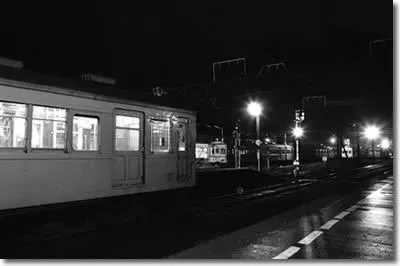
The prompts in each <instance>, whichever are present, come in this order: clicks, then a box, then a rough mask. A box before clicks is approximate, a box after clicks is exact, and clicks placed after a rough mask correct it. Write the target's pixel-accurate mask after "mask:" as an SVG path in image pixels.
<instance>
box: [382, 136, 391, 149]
mask: <svg viewBox="0 0 400 266" xmlns="http://www.w3.org/2000/svg"><path fill="white" fill-rule="evenodd" d="M389 147H390V141H389V140H388V139H387V138H384V139H382V140H381V148H382V149H384V150H386V149H389Z"/></svg>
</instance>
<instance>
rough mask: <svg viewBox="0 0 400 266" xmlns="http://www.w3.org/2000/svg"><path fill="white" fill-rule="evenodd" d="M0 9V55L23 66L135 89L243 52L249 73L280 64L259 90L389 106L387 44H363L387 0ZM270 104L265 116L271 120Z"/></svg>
mask: <svg viewBox="0 0 400 266" xmlns="http://www.w3.org/2000/svg"><path fill="white" fill-rule="evenodd" d="M1 11H2V12H1V16H0V25H1V26H0V36H1V40H0V56H4V57H9V58H12V59H17V60H21V61H23V62H24V63H25V67H26V68H27V69H30V70H35V71H39V72H44V73H48V74H55V75H59V76H64V77H75V78H78V77H79V74H80V73H83V72H92V73H97V74H102V75H105V76H110V77H114V78H116V80H117V84H118V86H120V85H121V87H124V88H129V89H133V90H134V89H135V88H136V89H137V90H139V88H149V89H150V88H153V87H155V86H157V85H161V86H165V87H174V86H178V85H185V84H193V83H202V84H207V83H208V82H210V80H211V71H212V63H213V62H216V61H220V60H226V59H232V58H238V57H245V58H246V59H247V61H246V62H247V66H248V70H249V76H251V77H254V76H255V75H256V73H257V72H258V70H259V69H260V67H262V66H263V65H264V64H270V63H276V62H285V64H286V66H287V67H288V70H289V72H288V74H284V75H283V76H281V77H280V78H277V77H269V76H264V77H263V78H264V81H265V82H264V83H263V85H262V86H264V89H265V88H266V89H267V90H269V89H272V90H273V89H274V86H275V85H277V86H275V87H276V88H275V90H276V91H281V92H282V91H283V90H282V89H281V88H280V87H279V86H282V84H288V85H287V86H286V85H283V86H286V87H288V88H289V94H296V95H300V96H301V95H303V96H304V95H310V94H311V95H312V94H324V95H328V96H329V97H328V98H329V99H332V97H333V98H335V99H337V98H342V99H343V98H359V97H360V96H362V97H367V98H369V99H373V100H376V101H375V102H374V101H372V103H373V104H375V103H377V104H378V105H379V104H381V106H383V107H384V108H386V109H385V110H384V112H385V113H386V115H389V117H390V116H391V114H392V112H393V108H392V105H391V104H387V103H388V102H390V103H392V95H393V89H392V57H393V52H392V49H393V48H392V43H391V42H385V43H383V44H377V45H374V47H373V54H372V56H369V51H368V48H369V45H368V44H369V41H372V40H377V39H389V40H391V39H392V36H393V33H392V32H393V4H392V3H391V2H387V1H381V0H374V1H359V0H351V1H349V0H346V1H344V0H340V1H320V0H311V1H267V0H262V1H258V0H256V1H249V0H246V1H244V0H243V1H239V0H227V1H215V0H213V1H209V0H203V1H187V0H185V1H184V0H178V1H80V2H72V1H68V2H65V3H64V4H63V3H61V2H59V1H48V2H46V1H26V2H18V1H7V4H6V2H5V3H2V6H1ZM267 75H268V74H267ZM285 75H286V76H285ZM274 79H275V81H274V82H275V83H274V82H272V80H274ZM261 80H262V79H261ZM274 84H275V85H274ZM305 88H307V90H308V91H302V90H305ZM253 89H254V88H253ZM261 89H262V88H261ZM378 92H379V93H378ZM223 93H226V92H223ZM240 93H241V92H240ZM240 93H239V94H240ZM285 93H286V94H285ZM229 94H235V92H232V91H229ZM289 94H287V92H284V95H289ZM228 100H229V99H228ZM246 100H247V99H246ZM270 101H271V100H270ZM243 104H244V102H243V103H242V105H243ZM275 105H276V106H278V104H277V103H275ZM364 105H365V104H364ZM369 105H370V102H367V103H366V106H364V108H367V109H368V106H369ZM230 108H231V107H228V108H227V109H226V111H227V112H228V113H232V112H231V111H230V110H232V109H230ZM379 108H381V107H379ZM379 108H378V109H377V110H378V111H379V110H382V109H379ZM371 110H372V109H371ZM374 110H375V109H374ZM274 112H275V111H274V110H272V109H271V110H270V111H269V113H268V114H266V117H267V118H265V119H270V118H268V117H276V119H279V117H277V116H275V115H274V114H275V113H274ZM205 115H206V116H208V115H207V114H205ZM291 115H292V114H291V113H290V114H288V119H289V120H290V116H291ZM216 119H217V118H216ZM218 119H220V120H221V119H222V120H223V119H224V118H218ZM232 121H233V120H232ZM281 122H282V121H281ZM289 122H290V121H289ZM263 123H264V122H263ZM269 123H273V121H272V120H270V121H269Z"/></svg>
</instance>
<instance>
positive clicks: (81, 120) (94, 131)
mask: <svg viewBox="0 0 400 266" xmlns="http://www.w3.org/2000/svg"><path fill="white" fill-rule="evenodd" d="M98 130H99V119H98V118H97V117H92V116H84V115H74V120H73V131H72V137H73V138H72V148H73V149H74V150H75V151H97V150H98V149H99V147H98V133H99V132H98Z"/></svg>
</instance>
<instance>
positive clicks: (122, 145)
mask: <svg viewBox="0 0 400 266" xmlns="http://www.w3.org/2000/svg"><path fill="white" fill-rule="evenodd" d="M115 127H116V128H115V150H116V151H138V150H139V142H140V141H139V140H140V139H139V135H140V132H139V129H140V119H139V118H138V117H133V116H124V115H116V116H115Z"/></svg>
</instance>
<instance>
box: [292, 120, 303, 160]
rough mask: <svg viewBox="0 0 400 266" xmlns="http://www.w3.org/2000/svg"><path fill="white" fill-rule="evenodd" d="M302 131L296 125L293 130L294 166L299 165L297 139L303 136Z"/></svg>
mask: <svg viewBox="0 0 400 266" xmlns="http://www.w3.org/2000/svg"><path fill="white" fill-rule="evenodd" d="M303 133H304V130H303V129H302V128H301V127H299V126H298V125H296V127H295V128H294V129H293V135H294V136H295V138H296V160H295V162H294V164H295V165H299V164H300V158H299V157H300V156H299V138H300V137H301V136H303Z"/></svg>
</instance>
